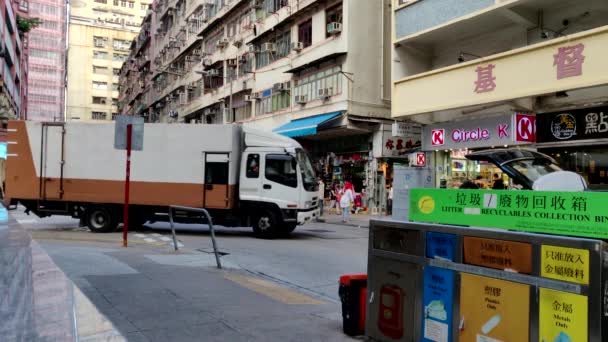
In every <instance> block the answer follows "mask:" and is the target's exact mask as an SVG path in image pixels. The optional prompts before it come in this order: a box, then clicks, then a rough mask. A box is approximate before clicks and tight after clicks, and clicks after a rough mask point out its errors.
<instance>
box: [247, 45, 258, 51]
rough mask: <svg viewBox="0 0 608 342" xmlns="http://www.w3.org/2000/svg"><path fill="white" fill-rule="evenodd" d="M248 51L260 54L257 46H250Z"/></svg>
mask: <svg viewBox="0 0 608 342" xmlns="http://www.w3.org/2000/svg"><path fill="white" fill-rule="evenodd" d="M247 51H249V53H256V52H258V47H257V46H255V45H249V47H248V48H247Z"/></svg>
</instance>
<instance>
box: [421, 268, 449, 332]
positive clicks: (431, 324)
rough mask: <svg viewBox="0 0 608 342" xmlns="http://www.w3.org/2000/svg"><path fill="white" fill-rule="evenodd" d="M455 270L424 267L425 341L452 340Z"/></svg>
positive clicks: (423, 321) (423, 329) (423, 320)
mask: <svg viewBox="0 0 608 342" xmlns="http://www.w3.org/2000/svg"><path fill="white" fill-rule="evenodd" d="M453 298H454V271H451V270H446V269H441V268H436V267H432V266H428V267H426V268H425V269H424V293H423V302H424V313H423V314H424V317H423V319H422V324H423V326H422V333H423V337H422V341H423V342H451V341H452V322H453V317H452V311H453Z"/></svg>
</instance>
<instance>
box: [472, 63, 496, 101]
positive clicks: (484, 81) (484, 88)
mask: <svg viewBox="0 0 608 342" xmlns="http://www.w3.org/2000/svg"><path fill="white" fill-rule="evenodd" d="M495 67H496V65H494V64H488V65H486V66H481V65H480V66H478V67H477V69H475V72H476V73H477V81H475V92H476V93H478V94H479V93H487V92H490V91H493V90H494V89H496V82H495V81H496V77H494V73H493V71H494V68H495Z"/></svg>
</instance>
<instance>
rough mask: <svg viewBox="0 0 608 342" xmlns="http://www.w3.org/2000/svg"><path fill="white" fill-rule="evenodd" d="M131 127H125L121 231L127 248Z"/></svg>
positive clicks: (123, 244)
mask: <svg viewBox="0 0 608 342" xmlns="http://www.w3.org/2000/svg"><path fill="white" fill-rule="evenodd" d="M132 133H133V125H132V124H128V125H127V173H126V179H125V210H124V212H123V217H124V220H125V221H124V224H123V229H122V246H123V247H127V233H128V232H129V183H130V182H131V138H132V135H133V134H132Z"/></svg>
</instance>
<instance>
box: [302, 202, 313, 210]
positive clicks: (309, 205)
mask: <svg viewBox="0 0 608 342" xmlns="http://www.w3.org/2000/svg"><path fill="white" fill-rule="evenodd" d="M310 207H312V201H306V202H304V208H305V209H308V208H310Z"/></svg>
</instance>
